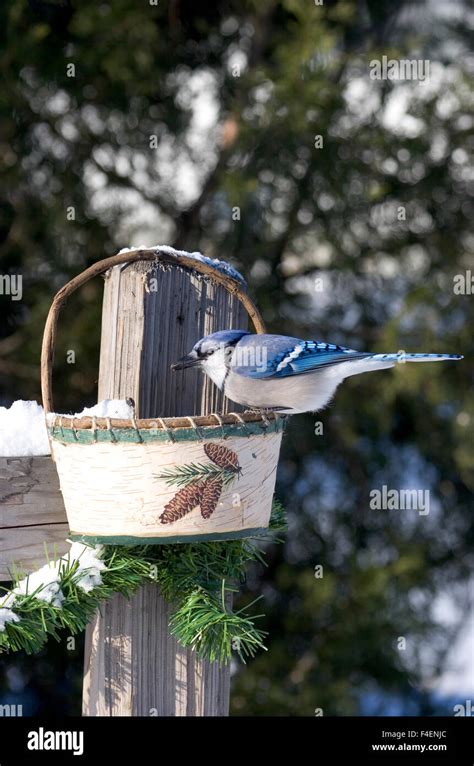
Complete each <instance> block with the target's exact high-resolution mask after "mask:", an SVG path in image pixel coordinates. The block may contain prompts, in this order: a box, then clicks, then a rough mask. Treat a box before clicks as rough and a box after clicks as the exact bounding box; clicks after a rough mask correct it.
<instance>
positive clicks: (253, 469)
mask: <svg viewBox="0 0 474 766" xmlns="http://www.w3.org/2000/svg"><path fill="white" fill-rule="evenodd" d="M195 255H196V254H189V253H188V254H185V253H181V252H179V251H172V252H171V251H170V249H169V248H162V247H161V248H157V249H152V250H138V251H133V252H132V251H130V252H128V251H126V252H124V253H120V254H118V255H117V256H113V257H112V258H108V259H105V260H103V261H99V262H97V263H95V264H93V266H90V267H89V268H88V269H86V271H84V272H82V274H80V275H78V276H77V277H75V278H74V279H73V280H71V281H70V282H69V283H68V284H67V285H65V286H64V287H63V288H62V289H61V290H60V291H59V292H58V293H57V294H56V296H55V298H54V300H53V303H52V306H51V308H50V311H49V314H48V318H47V321H46V326H45V331H44V337H43V348H42V355H41V385H42V393H43V405H44V410H45V413H46V415H47V423H48V433H49V438H50V443H51V453H52V456H53V459H54V461H55V464H56V468H57V471H58V476H59V481H60V487H61V491H62V494H63V498H64V505H65V508H66V513H67V517H68V522H69V526H70V532H71V534H70V536H71V537H72V538H73V539H75V540H83V541H89V542H106V543H118V544H124V545H133V544H135V543H143V542H146V543H166V542H184V541H193V540H200V541H203V540H215V539H231V538H235V537H246V536H251V535H253V534H256V533H258V532H260V531H262V530H265V529H266V528H267V527H268V524H269V520H270V513H271V507H272V499H273V491H274V487H275V478H276V471H277V465H278V456H279V451H280V444H281V438H282V432H283V427H284V423H285V418H283V417H282V416H278V415H271V416H270V415H269V416H268V417H262V416H261V415H260V414H258V413H243V414H239V413H229V414H226V415H216V414H212V415H204V416H196V417H193V418H191V417H180V418H156V419H147V420H135V416H134V413H132V414H129V415H127V414H125V415H123V414H119V415H118V416H117V415H115V416H114V415H113V414H111V413H110V412H107V413H106V412H104V413H102V412H99V413H97V412H95V411H93V412H91V413H86V412H84V413H81V415H83V417H80V418H74V417H67V416H63V415H56V416H53V415H52V413H53V409H54V408H53V399H52V362H53V357H54V346H55V338H56V330H57V322H58V315H59V311H60V308H61V306H62V305H63V303H64V302H65V300H66V299H67V298H68V296H69V295H70V294H71V293H72V292H74V291H75V290H76V289H77V288H78V287H80V286H81V285H83V284H84V283H85V282H86V281H87V280H88V279H90V278H91V277H92V276H96V275H97V274H99V273H103V272H105V271H106V270H107V269H108V268H110V267H112V266H114V265H117V264H119V263H120V264H125V263H129V262H132V261H137V260H147V261H152V262H155V261H157V262H161V263H164V264H172V265H179V266H181V267H183V268H185V269H188V270H191V271H195V272H199V273H200V274H202V275H203V276H206V277H209V278H212V279H213V280H214V281H215V282H216V283H218V284H220V285H222V286H224V287H225V288H226V289H227V290H228V291H229V292H230V293H232V294H233V295H234V296H235V297H236V298H237V299H238V300H239V301H240V302H241V303H242V305H243V306H244V308H245V309H246V311H247V313H248V314H249V316H250V318H251V319H252V321H253V324H254V326H255V329H256V331H257V332H265V328H264V325H263V321H262V319H261V317H260V314H259V312H258V309H257V308H256V306H255V305H254V303H253V302H252V300H251V299H250V297H249V296H248V295H247V293H246V290H245V285H244V284H242V282H241V281H240V280H241V278H240V279H237V278H236V277H235V275H234V274H229V273H227V271H226V270H225V269H222V264H221V263H220V262H219V263H218V262H215V261H210V260H209V259H205V258H202V257H199V258H197V257H195ZM227 268H229V267H227Z"/></svg>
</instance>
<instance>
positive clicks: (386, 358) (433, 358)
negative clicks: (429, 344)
mask: <svg viewBox="0 0 474 766" xmlns="http://www.w3.org/2000/svg"><path fill="white" fill-rule="evenodd" d="M456 359H463V357H462V355H461V354H405V352H404V351H399V352H398V353H397V354H374V355H373V356H371V357H370V360H371V361H373V362H398V363H399V364H403V363H404V362H445V361H449V360H451V361H452V360H456Z"/></svg>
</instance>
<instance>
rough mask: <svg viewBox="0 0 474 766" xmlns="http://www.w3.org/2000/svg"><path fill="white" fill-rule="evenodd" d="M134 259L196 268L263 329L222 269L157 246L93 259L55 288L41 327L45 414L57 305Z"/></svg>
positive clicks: (245, 297) (50, 408)
mask: <svg viewBox="0 0 474 766" xmlns="http://www.w3.org/2000/svg"><path fill="white" fill-rule="evenodd" d="M135 261H156V262H159V263H166V264H169V265H174V266H176V265H177V266H182V267H184V268H186V269H191V270H192V271H198V272H199V273H200V274H203V275H204V276H206V277H209V278H211V279H212V280H213V281H214V282H217V283H218V284H220V285H222V286H223V287H225V289H226V290H227V291H228V292H229V293H231V295H235V297H236V298H237V299H238V300H239V301H240V302H241V304H242V305H243V307H244V308H245V310H246V311H247V313H248V315H249V317H250V319H251V320H252V322H253V325H254V327H255V329H256V331H257V333H264V332H265V325H264V323H263V319H262V317H261V315H260V312H259V310H258V309H257V307H256V306H255V304H254V303H253V301H252V299H251V298H249V296H248V295H247V293H246V292H245V290H244V289H243V287H242V285H241V284H240V282H238V281H237V280H236V279H233V278H232V277H229V276H228V275H227V274H224V273H223V272H222V271H220V270H219V269H217V268H215V267H214V266H211V265H209V264H208V263H205V262H203V261H198V260H196V259H194V258H192V257H190V256H188V255H181V254H171V253H169V252H167V251H166V250H160V249H159V248H157V249H156V250H136V251H134V252H128V253H119V254H118V255H113V256H111V257H110V258H104V259H103V260H101V261H97V263H94V264H93V265H92V266H89V268H88V269H85V271H83V272H82V273H81V274H78V275H77V277H74V279H71V281H70V282H67V284H65V285H64V287H61V289H60V290H58V292H57V293H56V295H55V296H54V298H53V302H52V304H51V308H50V309H49V313H48V317H47V319H46V324H45V327H44V333H43V345H42V348H41V394H42V397H43V407H44V411H45V413H48V412H53V395H52V377H53V359H54V349H55V345H56V334H57V324H58V317H59V312H60V310H61V307H62V306H63V304H64V303H65V302H66V300H67V299H68V297H69V296H70V295H71V294H72V293H73V292H75V291H76V290H77V289H78V288H79V287H81V286H82V285H83V284H85V282H88V281H89V279H91V278H92V277H95V276H97V275H98V274H103V273H104V272H105V271H108V270H109V269H111V268H112V267H113V266H118V265H119V264H122V263H133V262H135Z"/></svg>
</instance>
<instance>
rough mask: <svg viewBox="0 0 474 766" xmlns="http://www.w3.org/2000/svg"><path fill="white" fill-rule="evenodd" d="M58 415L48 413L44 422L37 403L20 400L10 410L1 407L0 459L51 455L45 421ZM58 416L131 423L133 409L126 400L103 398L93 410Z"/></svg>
mask: <svg viewBox="0 0 474 766" xmlns="http://www.w3.org/2000/svg"><path fill="white" fill-rule="evenodd" d="M57 415H60V413H55V412H49V413H48V415H47V417H46V419H45V417H44V410H43V408H42V406H41V405H40V404H38V402H34V401H31V402H25V401H23V400H21V399H19V400H18V401H16V402H13V404H12V406H11V407H9V408H8V407H0V457H31V456H35V455H50V454H51V450H50V446H49V439H48V432H47V429H46V420H47V422H48V425H49V424H51V423H52V422H53V421H54V418H55V417H57ZM60 416H62V417H66V418H83V417H97V418H117V419H119V420H130V419H131V418H133V417H134V410H133V407H132V405H131V404H129V402H128V401H127V400H125V399H104V400H103V401H101V402H99V403H98V404H95V405H94V406H93V407H85V408H84V409H83V410H82V412H76V413H75V414H73V415H71V414H66V413H64V414H62V415H60Z"/></svg>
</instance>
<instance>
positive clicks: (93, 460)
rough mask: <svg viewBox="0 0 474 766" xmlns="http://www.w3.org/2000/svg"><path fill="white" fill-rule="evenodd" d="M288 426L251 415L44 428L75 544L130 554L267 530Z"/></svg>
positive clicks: (59, 419) (64, 423)
mask: <svg viewBox="0 0 474 766" xmlns="http://www.w3.org/2000/svg"><path fill="white" fill-rule="evenodd" d="M284 422H285V419H284V418H282V417H278V416H276V417H273V416H269V417H268V418H265V419H262V418H261V417H260V416H259V415H257V414H252V413H250V414H249V413H244V414H242V415H240V414H239V415H237V414H229V415H222V416H217V417H216V416H215V415H209V416H203V417H195V418H192V419H190V418H165V419H159V420H139V421H137V422H136V424H135V425H136V427H135V426H134V425H133V424H132V422H131V421H130V422H127V421H123V420H113V419H112V420H110V419H107V421H106V420H105V419H102V418H97V419H95V418H94V419H93V420H92V419H91V418H81V419H80V420H73V419H71V418H67V417H64V416H56V417H55V418H54V419H52V420H51V421H50V423H49V429H48V430H49V434H50V438H51V448H52V454H53V457H54V460H55V462H56V467H57V470H58V474H59V480H60V486H61V491H62V494H63V498H64V504H65V507H66V512H67V516H68V522H69V526H70V529H71V535H70V536H71V537H72V538H73V539H75V540H83V541H90V542H105V543H117V544H125V545H130V544H134V543H140V542H147V543H166V542H168V543H171V542H185V541H188V542H191V541H193V540H201V541H202V540H216V539H232V538H236V537H246V536H250V535H253V534H257V533H259V532H261V531H263V530H265V529H266V528H267V527H268V524H269V520H270V512H271V507H272V498H273V492H274V488H275V477H276V469H277V464H278V455H279V451H280V444H281V438H282V431H283V427H284Z"/></svg>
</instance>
